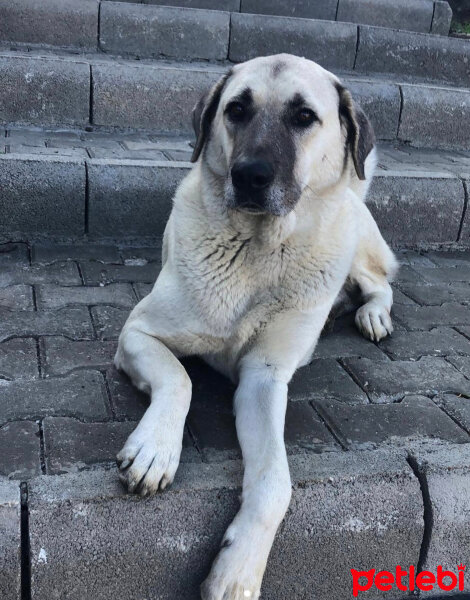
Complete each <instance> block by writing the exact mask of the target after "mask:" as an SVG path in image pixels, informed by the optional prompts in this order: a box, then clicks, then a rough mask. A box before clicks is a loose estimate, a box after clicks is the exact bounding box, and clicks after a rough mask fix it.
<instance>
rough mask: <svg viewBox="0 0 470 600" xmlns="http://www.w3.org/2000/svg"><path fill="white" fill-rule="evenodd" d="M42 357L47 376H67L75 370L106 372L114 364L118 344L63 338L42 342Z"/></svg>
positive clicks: (42, 340) (53, 338)
mask: <svg viewBox="0 0 470 600" xmlns="http://www.w3.org/2000/svg"><path fill="white" fill-rule="evenodd" d="M40 348H41V356H42V357H43V360H44V369H45V372H46V375H47V376H51V375H65V374H67V373H68V372H69V371H72V370H74V369H93V370H96V371H100V370H104V369H107V368H108V367H110V366H111V365H112V363H113V358H114V355H115V354H116V350H117V344H116V342H113V341H109V342H104V341H101V340H80V341H74V340H68V339H67V338H64V337H61V336H50V337H44V338H41V340H40Z"/></svg>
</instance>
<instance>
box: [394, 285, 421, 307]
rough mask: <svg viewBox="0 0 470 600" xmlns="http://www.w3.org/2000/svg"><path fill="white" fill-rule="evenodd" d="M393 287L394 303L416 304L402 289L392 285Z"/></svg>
mask: <svg viewBox="0 0 470 600" xmlns="http://www.w3.org/2000/svg"><path fill="white" fill-rule="evenodd" d="M392 288H393V303H394V304H406V305H408V304H411V305H413V304H416V302H415V301H414V300H412V299H411V298H409V297H408V296H406V295H405V294H404V293H403V292H402V291H401V290H399V289H398V288H396V287H394V286H392Z"/></svg>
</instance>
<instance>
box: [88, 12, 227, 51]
mask: <svg viewBox="0 0 470 600" xmlns="http://www.w3.org/2000/svg"><path fill="white" fill-rule="evenodd" d="M229 36H230V14H229V13H228V12H222V11H220V10H218V11H206V10H203V9H194V10H193V9H190V8H179V7H175V8H172V7H169V6H148V5H147V6H146V5H138V4H131V3H122V2H120V3H118V2H116V3H114V2H113V3H111V2H106V3H104V4H102V5H101V10H100V32H99V38H100V48H101V50H103V51H104V52H110V53H112V54H113V53H114V54H120V55H132V56H138V57H141V58H145V57H148V58H162V57H165V58H176V59H188V58H190V59H193V60H194V59H202V60H225V59H226V58H227V55H228V43H229Z"/></svg>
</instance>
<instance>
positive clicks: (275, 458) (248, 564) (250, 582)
mask: <svg viewBox="0 0 470 600" xmlns="http://www.w3.org/2000/svg"><path fill="white" fill-rule="evenodd" d="M286 402H287V382H286V381H282V380H278V379H277V378H276V375H275V372H274V371H273V369H270V368H269V367H267V366H265V367H264V368H263V367H259V368H245V369H243V370H242V372H241V375H240V383H239V386H238V389H237V392H236V394H235V411H236V424H237V434H238V438H239V441H240V445H241V448H242V452H243V460H244V463H245V473H244V478H243V494H242V506H241V509H240V511H239V512H238V514H237V516H236V517H235V519H234V521H233V522H232V524H231V525H230V527H229V528H228V529H227V531H226V533H225V536H224V539H223V541H222V546H221V548H222V549H221V551H220V553H219V555H218V557H217V559H216V561H215V563H214V565H213V567H212V571H211V574H210V576H209V578H208V579H207V580H206V582H205V583H204V584H203V586H202V598H203V600H222V599H224V600H225V599H227V600H239V599H240V600H246V599H247V598H249V599H255V598H258V597H259V592H260V588H261V581H262V578H263V574H264V570H265V568H266V563H267V560H268V556H269V552H270V550H271V546H272V543H273V540H274V536H275V534H276V531H277V528H278V526H279V524H280V523H281V521H282V519H283V517H284V514H285V512H286V510H287V507H288V505H289V501H290V497H291V482H290V475H289V467H288V464H287V457H286V451H285V447H284V417H285V411H286Z"/></svg>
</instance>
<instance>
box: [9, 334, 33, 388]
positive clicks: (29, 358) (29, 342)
mask: <svg viewBox="0 0 470 600" xmlns="http://www.w3.org/2000/svg"><path fill="white" fill-rule="evenodd" d="M23 335H24V334H23ZM35 377H39V372H38V356H37V348H36V340H33V339H31V338H30V339H28V338H19V339H12V340H8V341H6V342H3V343H2V344H0V378H2V379H33V378H35Z"/></svg>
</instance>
